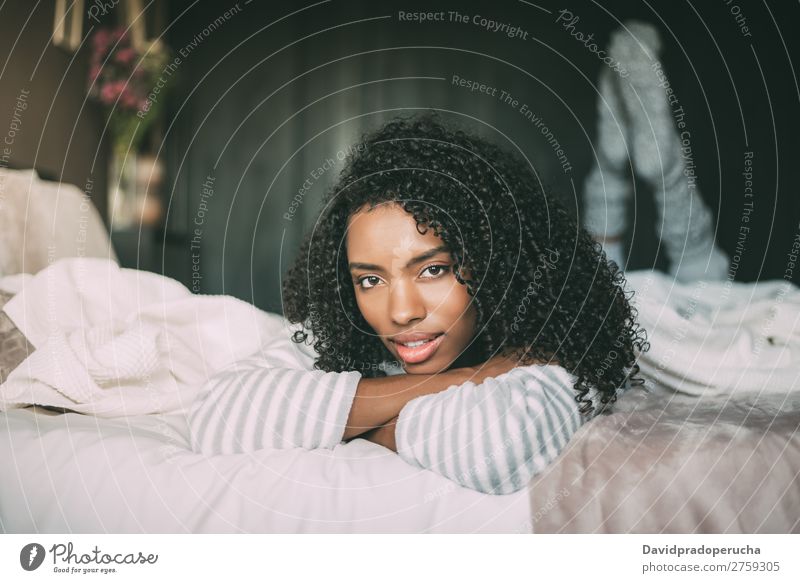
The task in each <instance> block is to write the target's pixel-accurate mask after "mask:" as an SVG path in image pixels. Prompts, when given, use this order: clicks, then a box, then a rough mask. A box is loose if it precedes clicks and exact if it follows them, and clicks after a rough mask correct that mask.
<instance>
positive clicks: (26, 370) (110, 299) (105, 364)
mask: <svg viewBox="0 0 800 583" xmlns="http://www.w3.org/2000/svg"><path fill="white" fill-rule="evenodd" d="M0 289H6V290H10V291H14V292H18V293H16V295H15V296H14V297H13V298H12V299H11V300H10V301H9V302H8V303H7V304H6V305H5V306H4V307H3V311H4V312H5V314H6V315H7V316H8V317H9V318H10V320H11V321H12V322H13V323H14V324H15V325H16V327H17V328H18V329H19V331H20V332H21V333H22V334H23V335H24V336H25V338H27V340H28V342H30V344H32V345H33V347H34V348H35V350H34V351H33V353H32V354H30V355H29V356H28V357H27V358H26V359H25V360H24V361H22V363H21V364H19V366H17V367H16V368H15V369H14V370H13V372H11V373H10V374H9V376H8V378H7V380H6V382H5V383H3V384H2V385H0V411H2V410H7V409H9V408H15V407H24V406H27V405H32V404H36V405H44V406H48V407H58V408H63V409H69V410H72V411H77V412H80V413H87V414H91V415H96V416H99V417H121V416H128V415H144V414H150V413H185V412H186V411H187V410H188V409H189V407H190V406H191V404H192V402H193V400H194V397H195V395H196V393H197V390H198V389H199V388H200V387H201V386H202V385H203V383H204V382H205V381H206V380H207V379H208V378H209V376H211V375H212V374H214V373H215V372H217V371H218V370H220V369H222V368H224V367H225V366H228V365H229V364H232V363H233V362H235V361H237V360H240V359H242V358H246V357H248V356H250V355H252V354H253V353H254V352H256V351H257V350H259V349H260V348H261V347H262V346H263V345H264V344H265V343H267V342H269V341H270V340H271V339H272V338H274V337H275V335H276V334H288V332H287V331H286V328H285V327H286V321H285V320H284V318H282V317H281V316H279V315H277V314H270V313H268V312H263V311H261V310H259V309H257V308H255V307H254V306H252V305H250V304H248V303H246V302H243V301H241V300H238V299H236V298H233V297H230V296H198V295H194V294H192V293H191V292H190V291H189V290H188V289H187V288H186V287H184V286H183V285H181V284H180V283H178V282H177V281H175V280H173V279H170V278H167V277H163V276H161V275H158V274H155V273H149V272H145V271H138V270H135V269H122V268H120V267H119V266H118V265H117V264H116V263H115V262H113V261H110V260H107V259H97V258H68V259H61V260H59V261H56V262H54V263H53V264H52V265H50V266H48V267H47V268H45V269H43V270H42V271H40V272H39V273H37V274H36V275H14V276H9V277H5V278H2V279H0Z"/></svg>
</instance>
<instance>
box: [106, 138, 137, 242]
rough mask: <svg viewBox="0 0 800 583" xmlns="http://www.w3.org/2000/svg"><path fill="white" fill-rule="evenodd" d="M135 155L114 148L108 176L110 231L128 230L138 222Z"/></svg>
mask: <svg viewBox="0 0 800 583" xmlns="http://www.w3.org/2000/svg"><path fill="white" fill-rule="evenodd" d="M136 186H137V185H136V153H135V152H131V151H128V152H124V151H123V152H121V151H118V150H117V149H116V148H114V150H113V152H112V154H111V172H110V173H109V176H108V202H109V205H108V206H109V209H110V214H111V217H110V224H111V228H112V229H129V228H131V227H132V226H134V225H135V224H136V223H137V222H138V217H137V212H136V211H137V206H138V205H137V199H138V193H137V192H136V190H137V188H136Z"/></svg>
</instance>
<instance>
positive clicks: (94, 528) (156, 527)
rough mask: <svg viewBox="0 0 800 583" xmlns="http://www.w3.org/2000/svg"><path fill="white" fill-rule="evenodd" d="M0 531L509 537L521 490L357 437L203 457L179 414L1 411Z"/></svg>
mask: <svg viewBox="0 0 800 583" xmlns="http://www.w3.org/2000/svg"><path fill="white" fill-rule="evenodd" d="M0 459H2V460H4V471H3V472H0V530H2V531H3V532H7V533H12V532H14V533H17V532H40V533H55V532H70V533H72V532H75V533H93V532H109V533H165V532H168V533H173V532H174V533H182V532H214V533H219V532H271V533H300V532H303V533H311V532H313V533H340V532H347V533H376V532H380V533H417V532H429V533H453V532H469V533H473V532H475V533H477V532H481V533H516V532H528V531H529V530H528V529H529V528H530V526H529V525H530V515H531V512H530V502H529V495H528V492H527V489H523V490H521V491H519V492H517V493H515V494H511V495H508V496H492V495H488V494H481V493H478V492H474V491H472V490H468V489H465V488H461V487H459V486H457V485H456V484H454V483H453V482H450V481H449V480H446V479H445V478H442V477H441V476H439V475H437V474H435V473H433V472H431V471H427V470H419V469H416V468H414V467H412V466H410V465H408V464H407V463H405V462H404V461H403V460H401V459H400V458H399V457H398V456H397V455H396V454H394V453H393V452H391V451H389V450H387V449H385V448H383V447H381V446H378V445H376V444H373V443H370V442H368V441H365V440H361V439H356V440H353V441H351V442H350V443H347V444H341V445H339V446H338V447H337V448H336V449H334V450H314V451H307V450H302V449H293V450H283V451H260V452H256V453H255V454H239V455H224V456H212V457H204V456H202V455H199V454H196V453H193V452H192V451H191V450H190V448H189V447H188V427H187V424H186V418H185V416H183V415H147V416H138V417H125V418H117V419H104V418H98V417H92V416H86V415H80V414H77V413H67V414H63V415H54V414H51V413H50V412H48V411H45V410H36V409H35V408H27V409H14V410H10V411H8V412H6V413H2V414H0Z"/></svg>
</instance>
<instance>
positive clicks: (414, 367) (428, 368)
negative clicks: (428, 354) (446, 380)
mask: <svg viewBox="0 0 800 583" xmlns="http://www.w3.org/2000/svg"><path fill="white" fill-rule="evenodd" d="M400 362H401V363H402V365H403V369H404V370H405V371H406V374H436V373H440V372H444V371H446V370H447V369H449V368H450V364H452V363H445V362H444V361H442V360H440V359H432V360H430V361H425V362H419V363H415V364H411V363H408V362H403V361H402V360H401V361H400Z"/></svg>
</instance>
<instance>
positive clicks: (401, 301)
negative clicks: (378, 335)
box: [389, 281, 427, 326]
mask: <svg viewBox="0 0 800 583" xmlns="http://www.w3.org/2000/svg"><path fill="white" fill-rule="evenodd" d="M389 315H390V316H391V318H392V320H393V321H394V323H395V324H398V325H400V326H405V325H407V324H410V323H412V322H414V321H415V320H424V319H425V316H426V315H427V312H426V310H425V302H424V301H423V299H422V297H421V296H420V294H419V293H418V290H417V288H416V286H415V285H414V284H413V283H412V282H404V281H395V282H393V283H392V285H391V286H390V288H389Z"/></svg>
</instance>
